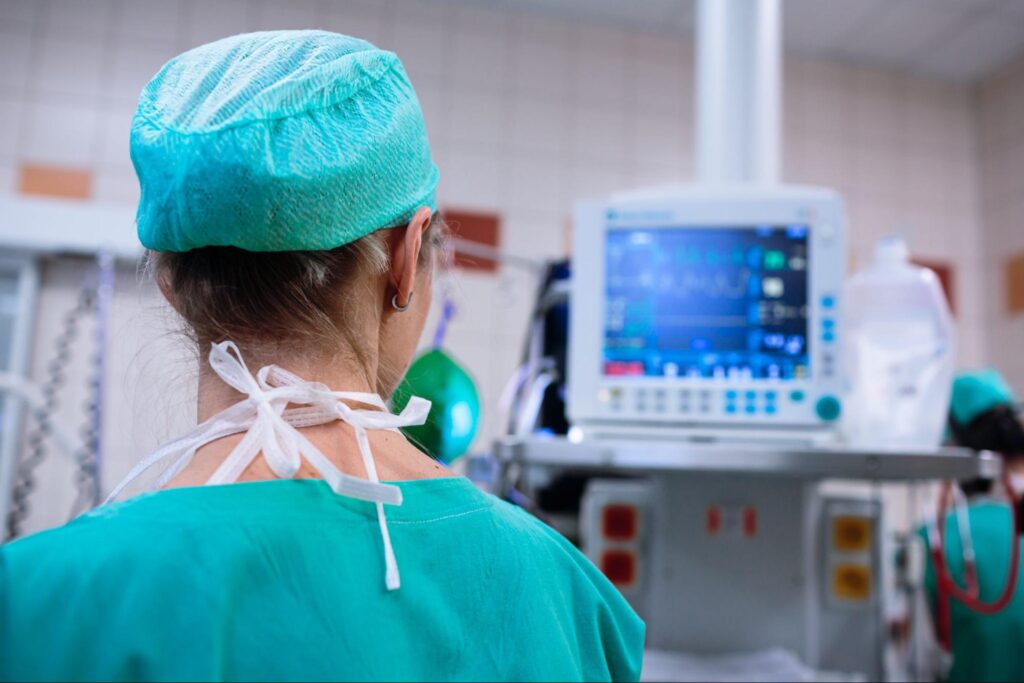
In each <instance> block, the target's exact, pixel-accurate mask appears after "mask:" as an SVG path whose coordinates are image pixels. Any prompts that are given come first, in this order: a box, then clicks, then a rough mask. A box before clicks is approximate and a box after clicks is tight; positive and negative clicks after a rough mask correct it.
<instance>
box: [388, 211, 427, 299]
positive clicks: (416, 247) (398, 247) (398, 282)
mask: <svg viewBox="0 0 1024 683" xmlns="http://www.w3.org/2000/svg"><path fill="white" fill-rule="evenodd" d="M432 216H433V213H432V212H431V210H430V209H429V208H427V207H425V206H423V207H420V209H419V210H418V211H417V212H416V214H415V215H413V217H412V220H410V221H409V225H407V226H406V227H405V230H404V231H402V232H401V236H400V237H398V238H397V239H395V240H394V241H393V242H392V244H391V273H390V280H391V286H392V288H393V289H394V291H393V294H394V296H395V303H396V304H397V305H398V306H399V307H405V306H408V305H409V299H410V298H412V296H413V294H414V292H413V289H414V286H415V284H416V273H417V268H418V266H419V262H420V249H421V248H422V247H423V233H424V232H426V230H427V228H428V227H429V226H430V219H431V217H432ZM389 303H390V302H389Z"/></svg>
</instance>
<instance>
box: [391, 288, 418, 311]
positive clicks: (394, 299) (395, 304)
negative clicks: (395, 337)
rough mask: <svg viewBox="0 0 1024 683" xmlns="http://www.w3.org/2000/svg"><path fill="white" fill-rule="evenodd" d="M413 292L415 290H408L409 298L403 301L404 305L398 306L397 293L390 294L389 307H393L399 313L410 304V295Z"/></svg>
mask: <svg viewBox="0 0 1024 683" xmlns="http://www.w3.org/2000/svg"><path fill="white" fill-rule="evenodd" d="M414 293H415V292H409V300H408V301H406V302H405V305H404V306H399V305H398V294H392V295H391V308H393V309H395V310H396V311H398V312H399V313H401V312H402V311H404V310H406V309H408V308H409V306H411V305H412V295H413V294H414Z"/></svg>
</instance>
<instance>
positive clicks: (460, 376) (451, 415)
mask: <svg viewBox="0 0 1024 683" xmlns="http://www.w3.org/2000/svg"><path fill="white" fill-rule="evenodd" d="M441 306H442V312H441V320H440V321H439V322H438V324H437V330H436V331H435V333H434V339H433V344H432V348H430V349H428V350H426V351H424V352H423V353H421V354H420V355H419V356H417V357H416V359H415V360H414V361H413V362H412V364H411V365H410V366H409V369H408V370H407V371H406V373H405V378H404V379H403V380H402V383H401V384H400V385H399V386H398V388H397V389H396V390H395V394H394V396H393V397H392V399H391V401H392V408H393V409H394V410H395V411H396V412H400V411H401V410H402V409H404V408H405V406H406V404H408V403H409V399H410V398H412V397H413V396H419V397H421V398H425V399H427V400H428V401H430V402H431V406H430V414H429V415H428V416H427V421H426V422H425V423H423V424H422V425H419V426H416V427H403V428H402V431H403V432H404V433H405V435H406V436H407V437H409V439H410V440H411V441H412V442H413V443H414V444H416V445H417V446H418V447H419V448H420V449H421V450H422V451H423V452H424V453H427V454H429V455H430V456H432V457H434V458H437V459H438V460H440V461H441V462H443V463H446V464H450V463H451V462H452V461H454V460H455V459H456V458H458V457H460V456H462V455H465V453H466V452H467V451H468V450H469V448H470V446H471V445H472V443H473V439H474V438H476V434H477V430H478V429H479V428H480V396H479V394H478V393H477V388H476V383H474V382H473V378H472V377H471V376H470V375H469V373H468V372H466V370H465V369H464V368H463V367H462V366H461V365H460V364H459V363H458V361H456V360H455V359H454V358H452V357H451V356H450V355H449V354H448V353H446V352H445V351H444V350H443V349H442V346H443V345H444V335H445V331H446V330H447V327H448V324H449V323H450V322H451V320H452V318H453V317H454V316H455V304H454V303H453V302H452V301H451V299H450V298H448V297H447V296H445V297H444V301H443V302H442V304H441Z"/></svg>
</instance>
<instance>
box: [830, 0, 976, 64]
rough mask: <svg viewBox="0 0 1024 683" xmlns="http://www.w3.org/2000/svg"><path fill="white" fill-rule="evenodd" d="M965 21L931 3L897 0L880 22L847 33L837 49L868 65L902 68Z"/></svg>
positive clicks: (878, 20) (926, 1)
mask: <svg viewBox="0 0 1024 683" xmlns="http://www.w3.org/2000/svg"><path fill="white" fill-rule="evenodd" d="M962 4H966V3H962ZM962 20H963V16H962V13H961V12H958V11H947V10H940V9H936V8H935V7H934V5H933V4H932V1H931V0H895V1H893V2H890V3H889V6H888V8H887V10H886V11H884V12H882V13H880V14H879V15H878V17H877V19H876V20H869V22H867V23H866V24H864V25H863V26H862V27H861V29H860V30H857V31H856V32H853V33H847V34H846V35H845V36H844V37H843V38H842V41H841V43H840V44H839V45H837V46H836V54H838V55H840V56H842V57H844V58H846V59H849V60H851V61H857V62H861V63H864V64H872V65H878V66H889V67H897V68H898V67H901V66H903V65H905V64H907V62H908V61H910V60H911V59H912V58H913V57H914V56H916V55H918V54H920V53H921V51H922V50H924V49H926V48H927V47H928V46H930V45H934V44H936V42H938V41H941V40H942V39H944V38H946V37H949V36H950V35H951V34H952V33H954V32H955V31H956V27H957V24H958V23H959V22H960V21H962Z"/></svg>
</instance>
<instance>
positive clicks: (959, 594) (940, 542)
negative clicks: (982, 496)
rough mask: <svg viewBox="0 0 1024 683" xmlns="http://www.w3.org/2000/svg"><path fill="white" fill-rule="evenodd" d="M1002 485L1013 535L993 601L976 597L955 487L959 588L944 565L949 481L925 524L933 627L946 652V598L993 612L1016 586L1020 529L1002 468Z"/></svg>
mask: <svg viewBox="0 0 1024 683" xmlns="http://www.w3.org/2000/svg"><path fill="white" fill-rule="evenodd" d="M1002 483H1003V488H1004V489H1005V491H1006V497H1007V499H1008V500H1009V502H1010V515H1011V517H1012V519H1013V523H1012V526H1013V534H1012V535H1011V536H1010V539H1011V540H1010V543H1011V549H1010V568H1009V572H1008V573H1007V575H1006V583H1005V584H1004V586H1003V591H1002V593H1001V594H1000V596H999V597H998V598H997V599H996V600H995V601H993V602H982V601H981V600H980V598H979V588H978V567H977V564H976V562H975V559H974V548H973V546H972V544H971V527H970V521H969V520H968V518H967V510H966V503H965V502H964V501H963V500H962V498H963V494H962V493H960V491H959V490H957V494H959V496H958V501H957V503H958V505H957V520H958V522H959V532H960V539H961V541H960V542H961V546H962V547H963V549H964V584H965V586H964V587H960V586H959V585H958V584H957V583H956V582H955V581H954V580H953V577H952V576H951V574H950V572H949V566H948V565H947V564H946V555H945V540H946V524H945V519H946V512H947V510H948V509H949V499H950V496H951V495H952V494H953V483H952V482H948V481H947V482H945V484H943V486H942V493H941V494H940V495H939V515H938V517H937V518H936V522H933V523H932V524H930V525H929V527H928V542H929V544H930V545H931V554H932V565H933V566H934V567H935V579H936V580H935V598H936V600H935V603H936V614H935V617H936V618H935V628H936V633H937V636H938V641H939V645H940V646H942V649H943V650H945V651H946V652H952V651H953V624H952V618H951V614H950V600H951V599H954V600H956V601H958V602H960V603H962V604H963V605H964V606H965V607H967V608H968V609H969V610H971V611H972V612H977V613H978V614H995V613H996V612H999V611H1000V610H1002V609H1003V608H1005V607H1006V606H1007V605H1008V604H1010V600H1012V599H1013V593H1014V591H1015V590H1016V588H1017V570H1018V566H1019V565H1020V539H1019V538H1018V536H1019V535H1020V532H1021V530H1020V528H1018V523H1017V507H1016V506H1017V495H1016V493H1015V491H1014V489H1013V483H1012V482H1011V480H1010V474H1009V472H1008V471H1007V469H1006V468H1005V467H1004V468H1003V473H1002Z"/></svg>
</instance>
